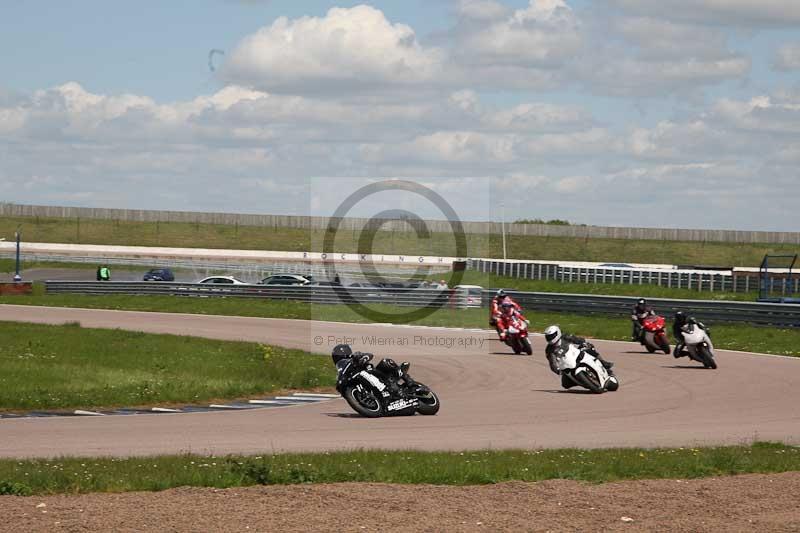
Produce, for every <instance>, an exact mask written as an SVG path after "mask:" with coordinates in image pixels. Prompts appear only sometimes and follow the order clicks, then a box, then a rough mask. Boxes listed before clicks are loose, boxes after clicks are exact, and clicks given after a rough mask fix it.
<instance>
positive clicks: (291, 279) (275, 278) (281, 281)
mask: <svg viewBox="0 0 800 533" xmlns="http://www.w3.org/2000/svg"><path fill="white" fill-rule="evenodd" d="M311 281H312V278H311V276H298V275H297V274H274V275H272V276H267V277H266V278H264V279H262V280H261V284H262V285H308V284H309V283H310V282H311Z"/></svg>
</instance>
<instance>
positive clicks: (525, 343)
mask: <svg viewBox="0 0 800 533" xmlns="http://www.w3.org/2000/svg"><path fill="white" fill-rule="evenodd" d="M522 350H523V351H524V352H525V353H526V354H528V355H533V346H531V340H530V339H529V338H528V337H525V338H524V339H522Z"/></svg>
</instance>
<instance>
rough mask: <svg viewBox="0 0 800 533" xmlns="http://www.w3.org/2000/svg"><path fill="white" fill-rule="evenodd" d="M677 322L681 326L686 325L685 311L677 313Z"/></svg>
mask: <svg viewBox="0 0 800 533" xmlns="http://www.w3.org/2000/svg"><path fill="white" fill-rule="evenodd" d="M675 322H678V323H679V324H685V323H686V313H684V312H683V311H675Z"/></svg>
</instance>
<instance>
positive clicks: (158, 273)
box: [143, 268, 175, 281]
mask: <svg viewBox="0 0 800 533" xmlns="http://www.w3.org/2000/svg"><path fill="white" fill-rule="evenodd" d="M143 279H144V281H175V274H173V273H172V270H170V269H168V268H154V269H152V270H148V271H147V272H146V273H145V275H144V278H143Z"/></svg>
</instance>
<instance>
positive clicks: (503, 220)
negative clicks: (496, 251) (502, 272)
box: [500, 202, 507, 261]
mask: <svg viewBox="0 0 800 533" xmlns="http://www.w3.org/2000/svg"><path fill="white" fill-rule="evenodd" d="M500 209H501V215H500V217H501V218H500V220H501V223H500V226H501V228H502V233H503V261H505V260H506V255H507V254H506V204H505V202H500Z"/></svg>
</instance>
